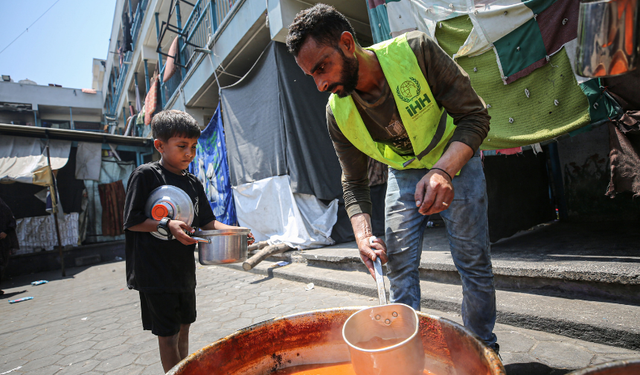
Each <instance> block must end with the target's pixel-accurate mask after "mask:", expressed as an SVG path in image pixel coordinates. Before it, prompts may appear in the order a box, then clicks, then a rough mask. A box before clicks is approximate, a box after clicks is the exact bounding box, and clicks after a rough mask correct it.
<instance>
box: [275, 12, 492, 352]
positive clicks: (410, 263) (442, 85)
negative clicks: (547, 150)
mask: <svg viewBox="0 0 640 375" xmlns="http://www.w3.org/2000/svg"><path fill="white" fill-rule="evenodd" d="M287 47H288V49H289V51H290V52H291V53H292V54H293V55H294V56H295V58H296V62H297V63H298V65H299V66H300V68H302V70H303V71H304V72H305V73H306V74H308V75H310V76H312V77H313V79H314V80H315V83H316V86H317V87H318V90H320V91H330V92H332V93H333V94H332V95H331V96H330V98H329V103H328V105H327V126H328V129H329V135H330V137H331V139H332V141H333V145H334V148H335V150H336V154H337V155H338V159H339V161H340V165H341V167H342V187H343V191H344V201H345V207H346V209H347V213H348V215H349V217H350V220H351V224H352V227H353V231H354V234H355V237H356V241H357V244H358V249H359V250H360V256H361V258H362V260H363V261H364V263H365V264H366V266H367V268H368V269H369V271H370V272H371V274H372V275H373V274H374V271H373V261H374V260H375V259H376V258H377V257H380V259H381V260H382V262H383V263H384V262H388V263H387V271H388V272H387V276H388V277H389V281H390V284H391V285H390V291H391V295H390V297H391V301H392V302H398V303H404V304H407V305H410V306H412V307H413V308H414V309H420V299H421V297H420V275H419V269H418V267H419V265H420V256H421V254H422V238H423V234H424V229H425V226H426V221H427V218H428V216H429V215H431V214H436V213H440V215H441V217H442V218H443V219H444V221H445V224H446V227H447V233H448V238H449V243H450V247H451V255H452V257H453V260H454V263H455V265H456V268H457V269H458V272H459V274H460V276H461V279H462V288H463V302H462V317H463V321H464V324H465V326H466V327H467V328H469V329H471V330H472V331H473V332H474V333H475V334H477V335H478V336H479V337H480V338H481V339H482V340H483V341H484V342H485V343H486V344H487V345H489V346H490V347H492V348H493V349H495V350H497V349H498V344H497V342H496V336H495V334H494V333H493V328H494V325H495V319H496V301H495V288H494V285H493V272H492V267H491V257H490V245H489V233H488V231H489V230H488V221H487V195H486V186H485V178H484V171H483V169H482V163H481V161H480V157H479V152H478V148H479V146H480V144H481V143H482V141H483V139H484V138H485V137H486V135H487V133H488V131H489V120H490V117H489V115H488V112H487V110H486V108H485V105H484V102H483V101H482V99H481V98H480V97H479V96H478V95H477V94H476V92H475V91H474V90H473V88H472V87H471V84H470V82H469V77H468V76H467V74H466V73H465V72H464V71H463V70H462V69H461V68H460V67H459V66H458V65H457V64H456V63H455V62H454V61H453V60H452V59H451V58H450V57H449V56H448V55H447V54H446V53H445V52H444V51H443V50H442V49H441V48H440V47H439V46H438V44H437V43H436V42H435V41H433V40H432V39H430V38H428V37H427V36H426V34H424V33H421V32H418V31H414V32H409V33H407V34H404V35H402V36H399V37H397V38H394V39H391V40H388V41H385V42H382V43H379V44H376V45H374V46H371V47H368V48H362V47H361V46H360V45H359V44H358V43H357V41H356V39H355V32H354V31H353V28H352V27H351V25H350V24H349V21H348V20H347V19H346V18H345V17H344V16H343V15H342V14H340V13H339V12H338V11H336V10H335V9H334V8H333V7H330V6H327V5H324V4H317V5H315V6H314V7H312V8H309V9H306V10H303V11H301V12H300V13H298V14H297V15H296V17H295V19H294V21H293V23H292V24H291V25H290V26H289V34H288V36H287ZM369 157H370V158H373V159H375V160H378V161H380V162H382V163H385V164H387V165H388V166H389V177H388V183H387V193H386V202H385V240H384V241H383V240H382V239H375V240H373V241H374V242H373V243H371V241H372V237H373V234H372V230H371V211H372V209H371V198H370V194H369V186H368V183H369V181H368V174H367V173H368V169H367V166H368V158H369Z"/></svg>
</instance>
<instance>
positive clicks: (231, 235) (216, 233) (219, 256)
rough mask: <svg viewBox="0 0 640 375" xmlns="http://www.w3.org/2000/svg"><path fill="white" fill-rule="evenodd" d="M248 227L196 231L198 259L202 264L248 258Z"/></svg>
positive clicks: (240, 260) (222, 262)
mask: <svg viewBox="0 0 640 375" xmlns="http://www.w3.org/2000/svg"><path fill="white" fill-rule="evenodd" d="M249 232H251V230H250V229H247V228H233V229H221V230H203V231H197V232H195V233H194V235H193V236H194V237H193V238H195V239H196V240H198V261H199V262H200V264H202V265H205V266H206V265H212V264H224V263H236V262H244V261H245V260H246V259H247V254H248V252H249V251H248V243H247V235H248V234H249Z"/></svg>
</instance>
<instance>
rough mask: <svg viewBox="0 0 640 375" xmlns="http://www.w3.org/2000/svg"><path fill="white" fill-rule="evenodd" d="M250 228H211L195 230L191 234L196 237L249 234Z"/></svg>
mask: <svg viewBox="0 0 640 375" xmlns="http://www.w3.org/2000/svg"><path fill="white" fill-rule="evenodd" d="M250 232H251V229H247V228H233V229H211V230H201V229H199V230H197V231H196V232H195V233H194V234H193V235H194V236H198V237H206V236H235V235H239V234H249V233H250Z"/></svg>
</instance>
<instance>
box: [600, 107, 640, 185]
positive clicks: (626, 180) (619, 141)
mask: <svg viewBox="0 0 640 375" xmlns="http://www.w3.org/2000/svg"><path fill="white" fill-rule="evenodd" d="M609 147H610V149H611V151H610V152H609V160H610V164H611V177H610V181H609V188H608V189H607V193H606V195H607V196H609V197H611V198H614V197H615V196H616V194H618V193H622V192H632V193H633V196H634V198H637V197H640V111H627V112H625V114H624V115H622V117H621V118H620V120H618V121H613V122H611V123H609Z"/></svg>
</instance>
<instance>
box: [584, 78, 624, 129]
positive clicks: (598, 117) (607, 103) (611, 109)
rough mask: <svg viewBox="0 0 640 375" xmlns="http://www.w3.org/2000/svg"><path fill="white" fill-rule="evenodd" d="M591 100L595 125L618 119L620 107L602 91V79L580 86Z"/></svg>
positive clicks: (590, 111)
mask: <svg viewBox="0 0 640 375" xmlns="http://www.w3.org/2000/svg"><path fill="white" fill-rule="evenodd" d="M580 87H581V88H582V91H583V92H584V94H585V95H586V96H587V98H588V99H589V113H590V115H591V121H592V122H594V123H597V122H600V121H603V120H608V119H610V118H616V117H618V115H619V113H618V106H617V103H616V102H615V101H613V100H612V99H611V98H610V97H609V96H607V95H605V94H604V91H602V90H600V79H591V80H588V81H586V82H584V83H582V84H580Z"/></svg>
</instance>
